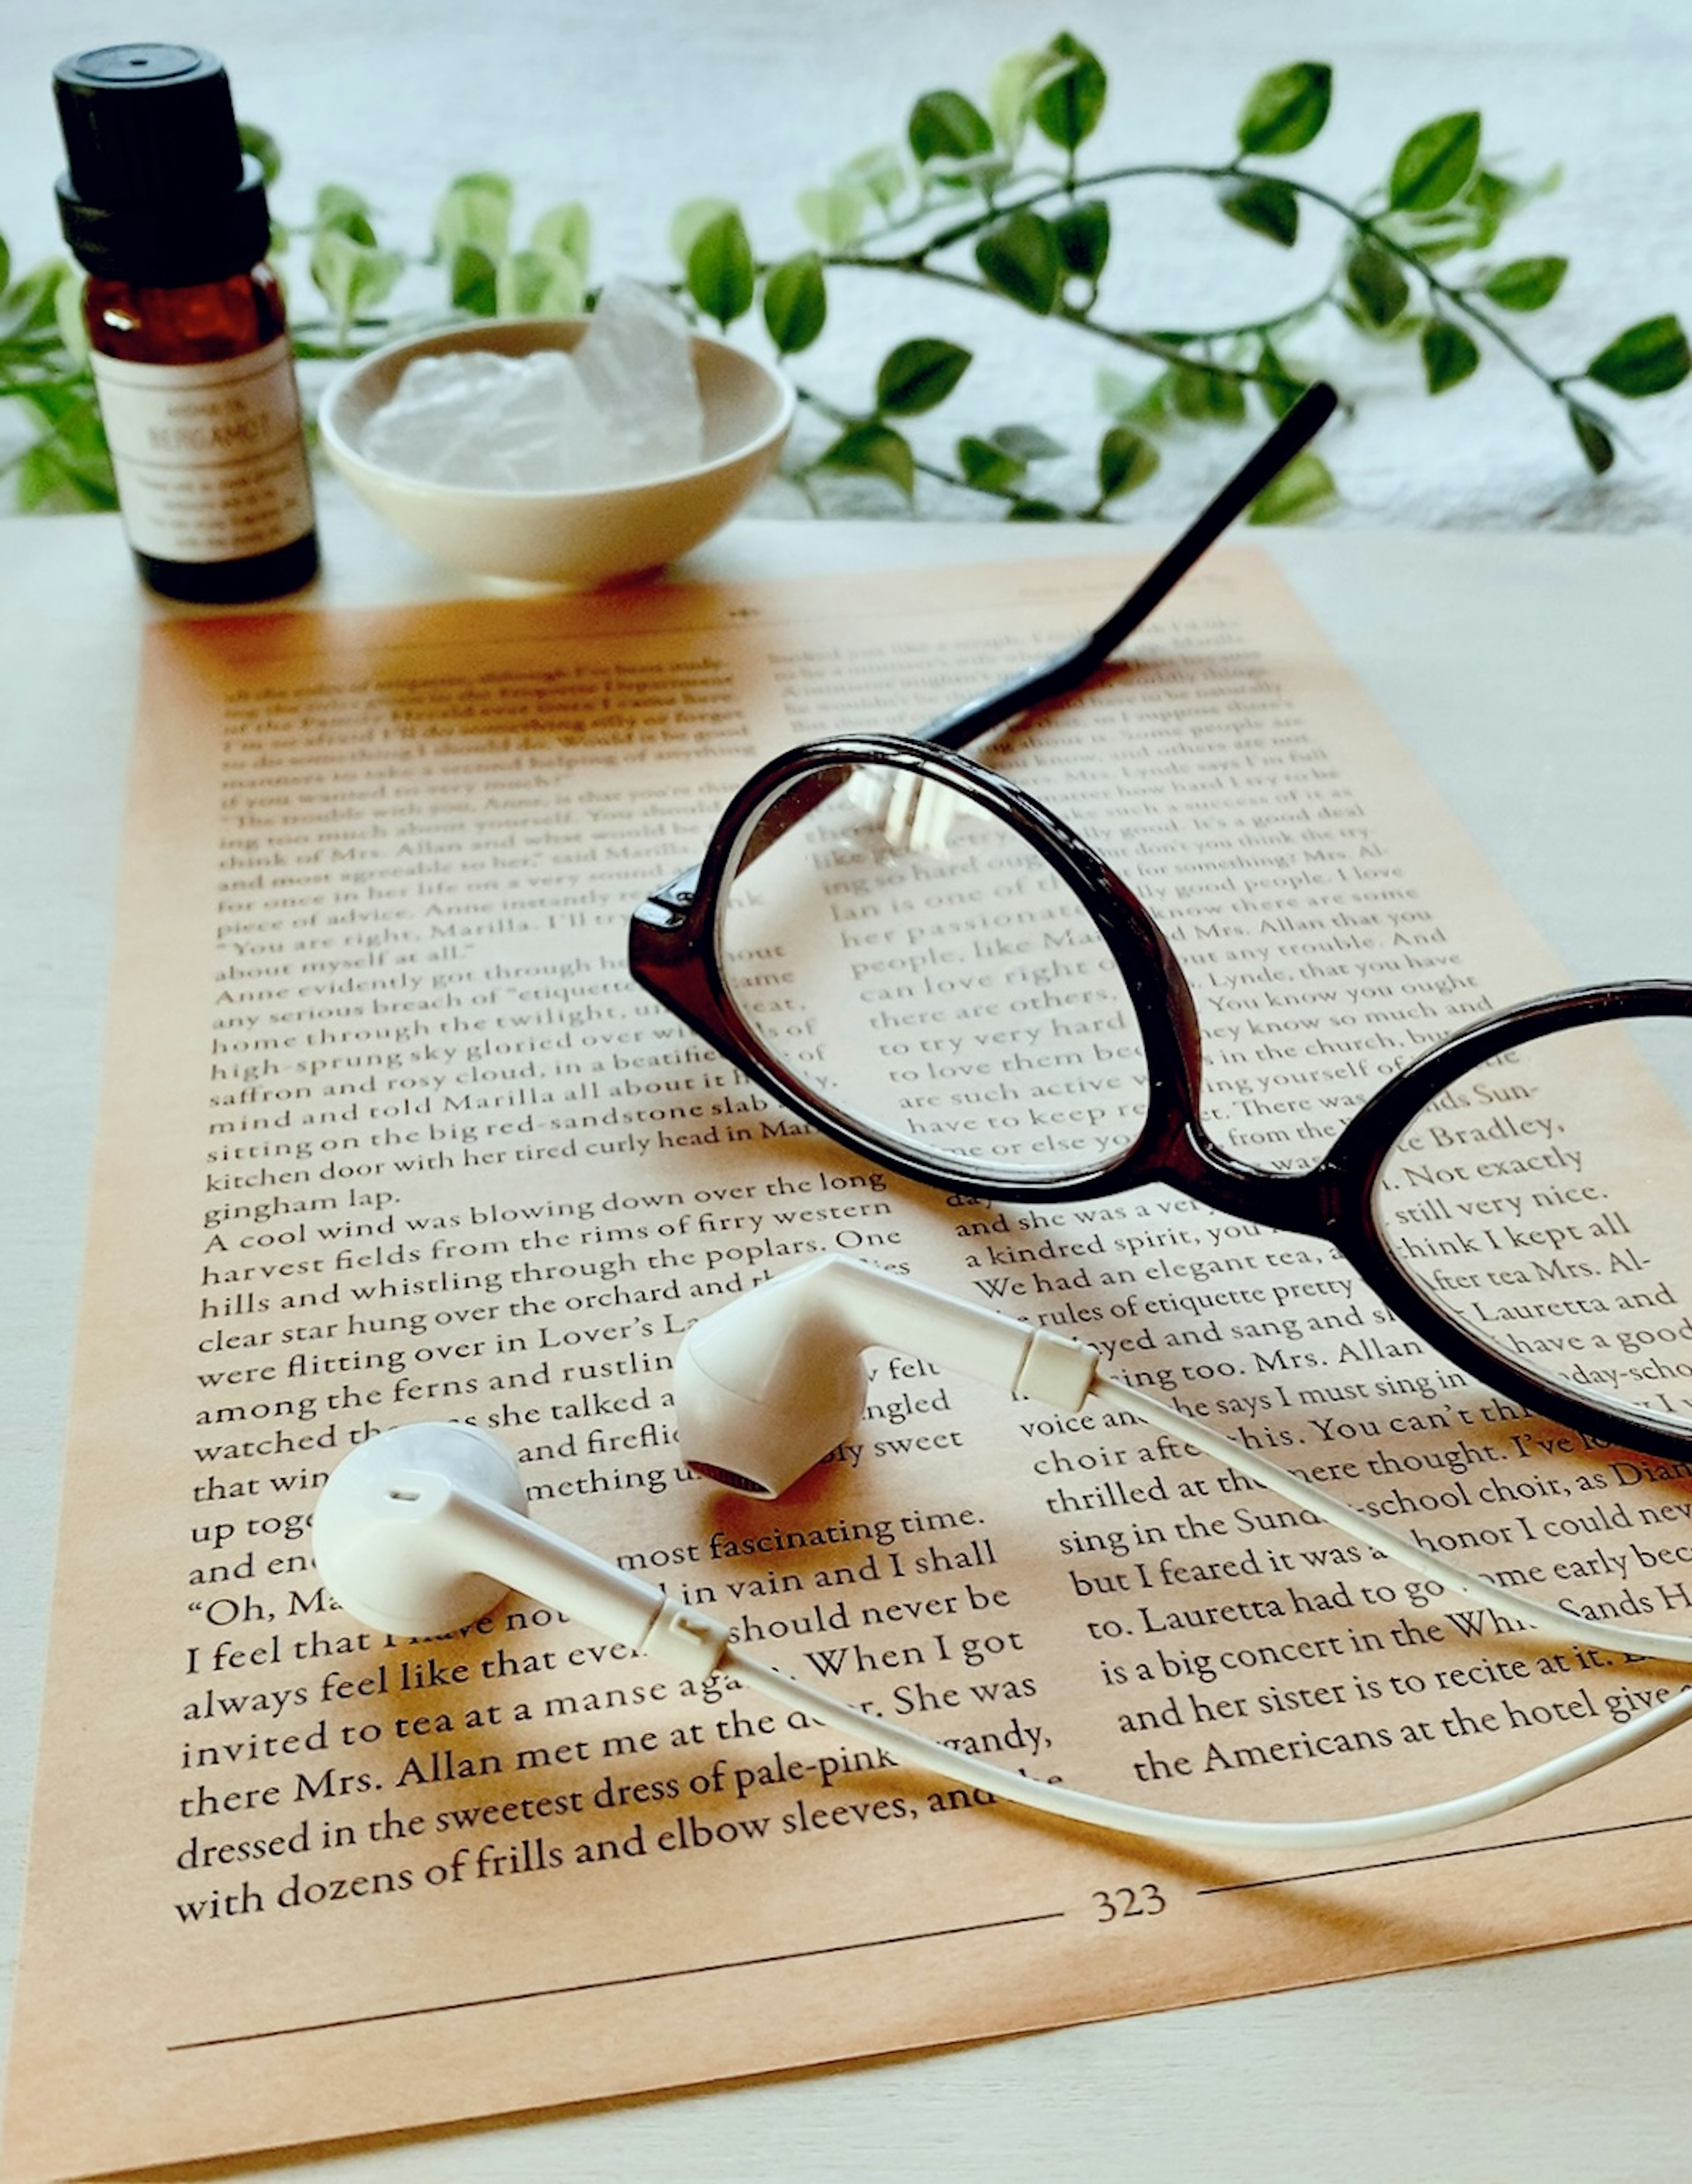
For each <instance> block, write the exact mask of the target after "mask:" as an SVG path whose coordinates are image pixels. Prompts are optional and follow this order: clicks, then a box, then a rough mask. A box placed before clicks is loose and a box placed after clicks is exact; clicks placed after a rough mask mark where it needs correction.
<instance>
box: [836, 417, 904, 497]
mask: <svg viewBox="0 0 1692 2184" xmlns="http://www.w3.org/2000/svg"><path fill="white" fill-rule="evenodd" d="M817 460H818V467H819V468H822V469H825V470H831V471H857V472H860V473H866V474H867V473H874V475H875V476H880V477H885V478H891V480H892V482H893V483H894V484H895V485H896V486H897V487H898V488H899V490H900V492H901V493H903V494H904V496H905V498H906V499H907V500H908V499H910V498H911V496H912V494H913V493H914V492H915V491H916V484H917V470H916V458H915V456H914V455H913V454H912V453H911V447H910V443H909V441H907V440H906V439H905V438H903V437H902V435H901V434H899V433H897V432H894V430H893V429H892V427H891V426H889V425H880V424H877V423H876V422H875V421H874V420H873V419H871V420H870V421H868V422H867V423H865V424H862V425H853V426H849V427H848V428H847V430H846V431H845V432H842V433H841V434H840V437H839V439H838V440H836V441H835V443H834V445H833V447H831V448H827V449H826V450H825V451H824V453H823V454H821V455H819V456H818V459H817Z"/></svg>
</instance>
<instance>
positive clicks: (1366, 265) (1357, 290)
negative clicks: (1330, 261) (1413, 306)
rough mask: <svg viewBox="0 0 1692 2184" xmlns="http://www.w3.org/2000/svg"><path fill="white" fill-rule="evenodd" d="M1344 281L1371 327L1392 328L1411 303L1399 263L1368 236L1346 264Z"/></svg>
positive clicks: (1355, 248) (1389, 252)
mask: <svg viewBox="0 0 1692 2184" xmlns="http://www.w3.org/2000/svg"><path fill="white" fill-rule="evenodd" d="M1345 277H1346V280H1347V281H1349V284H1350V287H1351V292H1352V294H1353V295H1354V297H1355V298H1357V305H1358V309H1360V311H1361V312H1362V314H1363V316H1364V318H1365V320H1367V321H1368V323H1369V324H1370V325H1371V326H1391V324H1392V323H1393V320H1394V319H1395V318H1397V317H1398V315H1399V312H1400V311H1402V310H1403V309H1404V305H1405V304H1408V303H1409V301H1410V283H1409V281H1406V280H1405V278H1404V273H1403V271H1402V270H1401V269H1400V267H1399V261H1398V259H1396V258H1394V257H1393V253H1392V252H1391V251H1390V250H1388V249H1385V248H1383V247H1382V245H1381V244H1380V243H1378V242H1376V241H1374V239H1373V238H1372V237H1368V236H1365V237H1364V238H1363V239H1362V240H1361V241H1360V242H1359V243H1357V244H1356V246H1355V247H1354V249H1353V250H1352V253H1351V255H1350V256H1349V258H1348V259H1346V261H1345Z"/></svg>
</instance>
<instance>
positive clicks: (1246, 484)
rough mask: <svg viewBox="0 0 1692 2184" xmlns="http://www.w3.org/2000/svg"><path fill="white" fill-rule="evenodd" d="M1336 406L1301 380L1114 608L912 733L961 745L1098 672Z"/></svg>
mask: <svg viewBox="0 0 1692 2184" xmlns="http://www.w3.org/2000/svg"><path fill="white" fill-rule="evenodd" d="M1338 406H1339V397H1338V396H1337V394H1336V393H1334V391H1333V389H1332V387H1330V386H1328V385H1327V383H1326V381H1321V380H1318V381H1317V382H1315V385H1313V386H1310V387H1306V388H1305V390H1304V393H1302V394H1301V395H1300V396H1299V397H1298V400H1297V401H1296V402H1295V403H1294V404H1293V407H1292V408H1291V409H1289V410H1288V411H1287V415H1285V416H1284V417H1283V418H1282V421H1281V422H1280V423H1279V424H1278V425H1277V426H1276V428H1275V430H1274V431H1273V432H1271V433H1270V436H1269V437H1268V438H1267V439H1266V440H1265V442H1264V443H1263V445H1262V446H1261V447H1260V448H1258V450H1257V451H1256V453H1255V454H1254V455H1253V456H1252V457H1251V458H1250V460H1248V462H1246V463H1244V464H1243V465H1242V466H1241V468H1240V469H1239V470H1237V471H1235V473H1234V475H1233V476H1232V477H1231V478H1230V479H1229V480H1228V482H1227V483H1226V485H1225V486H1224V487H1222V489H1221V491H1220V493H1218V494H1217V495H1216V497H1215V499H1214V500H1212V501H1211V502H1210V503H1209V505H1208V506H1207V507H1206V508H1204V509H1203V510H1200V512H1199V514H1198V516H1197V517H1196V518H1195V519H1194V521H1192V523H1190V524H1189V525H1188V526H1187V529H1186V530H1185V531H1184V532H1182V533H1181V537H1180V538H1177V539H1176V541H1175V544H1174V545H1173V546H1171V547H1170V550H1169V552H1168V553H1167V554H1164V557H1163V559H1162V560H1161V561H1159V563H1158V565H1157V566H1156V567H1155V568H1154V569H1153V571H1151V573H1150V574H1149V575H1148V577H1146V578H1145V580H1144V582H1142V583H1140V584H1137V585H1136V587H1135V588H1134V589H1133V590H1132V591H1131V593H1129V594H1128V596H1127V598H1126V599H1124V601H1123V602H1122V604H1121V605H1120V607H1118V608H1117V610H1115V612H1114V614H1112V615H1110V616H1108V617H1107V618H1106V619H1105V620H1104V621H1102V622H1101V623H1100V624H1099V626H1098V627H1097V629H1095V630H1093V631H1092V632H1090V633H1089V634H1088V635H1087V636H1086V637H1084V638H1081V640H1080V642H1079V643H1075V644H1072V645H1070V646H1069V648H1068V649H1066V650H1064V651H1063V652H1059V653H1056V654H1054V655H1053V657H1052V658H1051V659H1050V660H1042V661H1041V664H1040V665H1039V666H1037V667H1029V668H1025V669H1024V670H1023V671H1022V672H1021V674H1019V675H1014V676H1013V677H1011V679H1010V681H1009V682H1002V683H1001V684H1000V685H999V687H998V688H997V689H996V690H989V691H987V692H986V694H985V695H983V696H981V697H980V698H972V699H969V702H968V704H966V705H960V706H958V708H957V709H956V710H955V711H952V712H950V713H942V714H941V716H940V717H939V719H938V720H934V721H930V722H929V723H928V725H927V726H926V727H921V728H918V729H916V730H915V731H914V732H913V737H912V740H913V742H916V743H924V744H942V745H943V746H944V747H945V748H946V749H947V750H961V749H963V747H964V746H965V745H966V744H971V743H974V741H975V740H976V738H978V737H980V736H984V735H986V734H988V733H990V732H991V730H992V729H994V728H997V727H1002V725H1003V724H1004V722H1005V721H1008V720H1010V719H1012V718H1014V716H1015V715H1016V714H1018V713H1025V712H1027V711H1028V710H1030V707H1032V706H1035V705H1044V704H1045V703H1046V701H1047V699H1050V698H1057V697H1061V696H1062V695H1063V694H1064V692H1065V691H1066V690H1073V689H1075V688H1076V686H1077V685H1078V684H1080V683H1081V682H1086V679H1087V677H1089V676H1090V675H1092V674H1095V673H1097V671H1098V669H1099V668H1101V667H1102V666H1103V665H1104V663H1105V661H1106V660H1108V658H1109V657H1110V655H1111V654H1112V653H1113V652H1114V651H1115V649H1116V648H1117V647H1118V645H1120V643H1122V641H1123V639H1124V638H1126V637H1128V636H1130V635H1131V633H1132V632H1134V631H1135V630H1136V629H1138V627H1140V625H1141V623H1142V621H1146V620H1147V619H1148V616H1150V615H1151V614H1152V613H1153V610H1154V609H1156V608H1157V607H1159V606H1160V605H1161V604H1163V602H1164V599H1167V598H1168V597H1169V594H1170V593H1171V592H1172V591H1173V590H1174V589H1175V586H1176V585H1177V584H1178V583H1179V582H1181V578H1182V577H1184V576H1185V575H1186V574H1187V571H1188V570H1189V569H1191V568H1192V565H1193V563H1194V562H1195V561H1197V560H1198V559H1199V558H1200V556H1201V555H1202V554H1206V553H1208V552H1209V549H1210V548H1211V547H1212V546H1214V545H1215V543H1216V541H1217V540H1218V539H1219V538H1220V537H1221V535H1222V533H1223V532H1225V531H1226V529H1227V528H1228V526H1229V525H1230V524H1231V523H1232V522H1233V521H1234V520H1235V518H1236V517H1237V516H1239V515H1243V514H1244V512H1245V510H1247V509H1248V508H1249V507H1250V505H1251V504H1252V502H1253V501H1254V500H1255V499H1257V497H1258V495H1259V493H1261V492H1262V491H1263V489H1264V487H1265V486H1266V485H1268V484H1269V483H1270V481H1271V480H1272V479H1274V478H1276V477H1278V476H1280V474H1281V472H1282V471H1283V470H1285V469H1286V467H1287V464H1288V463H1290V462H1291V461H1292V460H1293V456H1294V455H1296V454H1298V453H1299V452H1300V451H1301V450H1302V449H1303V448H1305V447H1307V446H1308V445H1309V443H1310V442H1311V441H1312V440H1313V439H1314V438H1315V436H1316V434H1317V433H1318V432H1320V431H1321V428H1322V426H1324V425H1326V422H1327V421H1328V419H1329V418H1330V417H1332V415H1333V413H1334V411H1335V409H1337V407H1338Z"/></svg>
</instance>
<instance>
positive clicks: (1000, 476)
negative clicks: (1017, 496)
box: [958, 437, 1028, 493]
mask: <svg viewBox="0 0 1692 2184" xmlns="http://www.w3.org/2000/svg"><path fill="white" fill-rule="evenodd" d="M958 468H959V469H960V470H961V471H963V475H964V476H965V477H966V478H967V479H968V480H969V483H970V484H971V485H973V486H974V487H977V488H978V490H980V492H982V493H1014V492H1015V491H1016V489H1017V487H1019V485H1020V484H1021V483H1022V481H1023V478H1024V476H1025V474H1026V472H1027V469H1028V465H1027V464H1026V463H1023V462H1019V461H1018V460H1017V458H1016V457H1015V456H1014V455H1013V454H1007V453H1006V451H1005V449H1004V448H999V447H995V446H994V444H993V443H992V442H991V440H976V439H972V438H969V437H965V438H963V439H962V440H960V441H959V442H958Z"/></svg>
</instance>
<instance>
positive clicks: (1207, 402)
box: [1170, 364, 1246, 425]
mask: <svg viewBox="0 0 1692 2184" xmlns="http://www.w3.org/2000/svg"><path fill="white" fill-rule="evenodd" d="M1172 379H1173V384H1172V386H1171V387H1170V398H1171V399H1172V400H1173V402H1174V404H1175V409H1176V411H1177V413H1178V414H1179V415H1181V416H1183V417H1185V418H1187V420H1188V421H1190V422H1191V423H1192V424H1195V425H1242V424H1243V423H1244V422H1245V415H1246V397H1245V389H1244V388H1243V387H1242V386H1241V384H1240V382H1239V381H1238V380H1237V378H1236V377H1235V376H1234V375H1233V374H1232V373H1231V372H1225V371H1214V370H1209V369H1208V368H1207V367H1206V366H1205V365H1202V364H1178V365H1175V367H1174V370H1173V373H1172Z"/></svg>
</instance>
